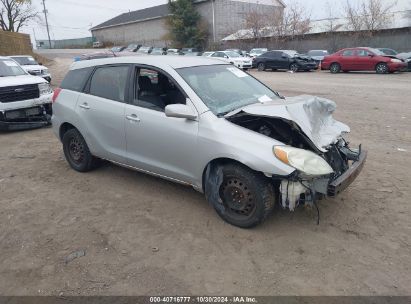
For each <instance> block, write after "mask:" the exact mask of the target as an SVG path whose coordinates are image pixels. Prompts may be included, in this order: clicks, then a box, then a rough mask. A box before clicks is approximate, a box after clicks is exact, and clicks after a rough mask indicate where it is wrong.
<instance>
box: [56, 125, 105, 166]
mask: <svg viewBox="0 0 411 304" xmlns="http://www.w3.org/2000/svg"><path fill="white" fill-rule="evenodd" d="M62 141H63V150H64V156H65V157H66V160H67V162H68V163H69V165H70V166H71V167H72V168H73V169H74V170H76V171H78V172H88V171H91V170H92V169H94V168H95V167H96V165H97V163H98V160H97V159H96V158H95V157H94V156H93V155H91V153H90V150H89V148H88V146H87V143H86V141H85V140H84V138H83V136H82V135H81V134H80V132H79V131H77V130H76V129H71V130H68V131H67V132H66V133H65V134H64V136H63V140H62Z"/></svg>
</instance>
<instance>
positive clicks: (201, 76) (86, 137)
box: [52, 56, 366, 228]
mask: <svg viewBox="0 0 411 304" xmlns="http://www.w3.org/2000/svg"><path fill="white" fill-rule="evenodd" d="M53 100H54V104H53V110H54V111H53V113H54V114H53V118H52V121H53V128H54V132H55V134H56V136H57V137H58V138H59V139H60V140H61V142H62V144H63V150H64V154H65V156H66V159H67V161H68V163H69V164H70V166H71V167H72V168H73V169H74V170H77V171H79V172H87V171H90V170H92V169H94V168H96V167H97V166H98V164H99V163H100V161H99V160H101V159H103V160H108V161H110V162H113V163H115V164H118V165H121V166H125V167H127V168H131V169H134V170H138V171H142V172H145V173H148V174H152V175H155V176H158V177H162V178H165V179H168V180H171V181H174V182H178V183H181V184H186V185H190V186H192V187H193V188H194V189H196V190H197V191H200V192H202V193H204V194H205V196H206V198H207V200H208V201H209V202H210V204H211V205H212V206H213V207H214V208H215V210H216V211H217V213H218V214H219V215H220V216H221V217H222V218H223V219H224V220H225V221H227V222H228V223H230V224H233V225H235V226H238V227H242V228H250V227H254V226H256V225H258V224H259V223H261V222H262V221H264V220H265V219H266V218H267V217H268V216H269V215H270V214H271V213H272V211H273V209H274V206H275V204H276V203H278V204H280V205H281V206H282V207H283V208H284V209H289V210H291V211H293V210H294V209H295V208H297V207H298V206H299V205H304V204H308V205H313V206H316V202H317V201H318V199H321V198H323V197H327V196H331V197H332V196H335V195H337V194H338V193H339V192H341V191H342V190H344V189H345V188H346V187H347V186H348V185H349V184H350V183H351V182H352V181H353V180H354V179H355V177H356V176H357V175H358V174H359V172H360V171H361V169H362V167H363V165H364V163H365V159H366V152H365V151H363V150H362V149H361V146H360V147H359V148H357V149H352V148H350V147H349V146H348V143H347V142H346V141H345V140H344V138H343V135H344V134H345V133H347V132H349V131H350V129H349V127H348V126H346V125H345V124H343V123H341V122H338V121H336V120H334V119H333V117H332V113H333V112H334V111H335V109H336V105H335V103H334V102H332V101H330V100H327V99H323V98H318V97H314V96H299V97H293V98H283V97H282V96H280V95H279V94H278V93H277V92H275V91H272V90H271V89H270V88H268V87H267V86H265V85H264V84H263V83H261V82H260V81H258V80H257V79H255V78H254V77H252V76H251V75H250V74H248V73H245V72H243V71H242V70H240V69H238V68H236V67H234V66H232V65H230V64H226V63H224V62H222V61H219V60H215V59H210V58H201V57H188V58H185V57H179V58H176V57H167V56H164V57H158V58H157V57H150V56H147V57H122V58H109V59H99V60H90V61H83V62H77V63H74V64H73V65H72V66H71V68H70V71H69V72H68V74H67V76H66V77H65V79H64V81H63V82H62V84H61V88H59V89H57V90H55V93H54V98H53Z"/></svg>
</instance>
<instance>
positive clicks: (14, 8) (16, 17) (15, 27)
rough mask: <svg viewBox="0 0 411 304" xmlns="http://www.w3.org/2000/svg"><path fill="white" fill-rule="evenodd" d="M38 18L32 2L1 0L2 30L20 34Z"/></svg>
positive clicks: (0, 20)
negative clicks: (21, 30) (23, 28)
mask: <svg viewBox="0 0 411 304" xmlns="http://www.w3.org/2000/svg"><path fill="white" fill-rule="evenodd" d="M37 17H38V12H37V11H36V10H35V9H34V7H33V6H32V4H31V0H0V28H1V29H2V30H3V31H9V32H19V31H20V29H21V28H22V27H23V26H25V25H27V23H28V22H29V21H30V20H32V19H36V18H37Z"/></svg>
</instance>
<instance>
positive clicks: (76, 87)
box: [61, 68, 93, 92]
mask: <svg viewBox="0 0 411 304" xmlns="http://www.w3.org/2000/svg"><path fill="white" fill-rule="evenodd" d="M92 70H93V69H92V68H85V69H79V70H72V71H69V72H68V74H67V75H66V77H65V78H64V80H63V82H62V83H61V88H62V89H65V90H71V91H76V92H83V89H84V87H85V85H86V82H87V79H88V77H89V76H90V73H91V71H92Z"/></svg>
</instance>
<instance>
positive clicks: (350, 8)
mask: <svg viewBox="0 0 411 304" xmlns="http://www.w3.org/2000/svg"><path fill="white" fill-rule="evenodd" d="M395 5H396V2H390V3H386V4H385V5H384V4H383V1H382V0H363V1H362V2H360V3H357V4H356V5H353V4H352V3H351V2H350V1H349V0H347V2H346V5H345V7H344V10H345V14H346V17H347V19H348V28H349V29H350V30H352V31H355V32H359V31H362V30H364V31H368V32H370V33H372V32H374V31H378V30H380V29H383V28H385V27H386V26H388V25H389V24H390V23H391V21H392V14H391V13H390V11H391V9H392V8H393V7H394V6H395Z"/></svg>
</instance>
